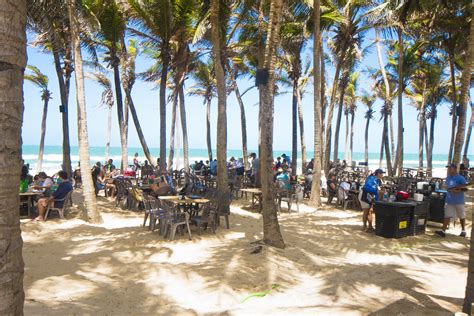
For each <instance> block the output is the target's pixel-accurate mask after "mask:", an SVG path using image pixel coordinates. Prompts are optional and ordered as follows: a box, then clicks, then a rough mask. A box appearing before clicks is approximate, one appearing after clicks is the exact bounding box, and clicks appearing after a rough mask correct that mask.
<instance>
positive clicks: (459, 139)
mask: <svg viewBox="0 0 474 316" xmlns="http://www.w3.org/2000/svg"><path fill="white" fill-rule="evenodd" d="M471 16H472V18H473V19H474V8H473V9H471ZM468 39H469V40H468V41H467V42H468V43H469V47H468V50H467V54H466V57H465V58H466V59H465V60H464V69H463V71H462V75H461V96H460V102H459V112H458V113H457V114H458V129H457V132H456V138H455V141H454V154H453V161H452V162H453V163H455V164H459V163H460V162H461V151H462V147H463V145H464V137H465V134H464V133H465V132H466V116H467V115H466V112H467V103H468V99H469V88H470V84H471V76H472V71H473V68H474V23H473V22H471V29H470V33H469V38H468ZM473 260H474V258H473ZM472 264H473V265H474V262H473V263H472ZM472 273H473V274H474V272H472ZM468 281H469V278H468ZM471 285H472V288H471V290H474V275H473V280H472V284H471ZM469 297H470V300H471V301H470V302H471V303H472V302H474V293H470V296H469ZM467 298H468V295H467V287H466V299H467ZM465 305H466V301H464V308H466V307H465Z"/></svg>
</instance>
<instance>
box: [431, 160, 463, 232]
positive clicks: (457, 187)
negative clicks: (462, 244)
mask: <svg viewBox="0 0 474 316" xmlns="http://www.w3.org/2000/svg"><path fill="white" fill-rule="evenodd" d="M447 167H448V176H447V177H446V186H447V189H448V192H447V193H446V206H445V208H444V222H443V230H439V231H437V232H436V234H437V235H438V236H441V237H446V229H447V228H448V226H449V223H450V222H451V219H452V218H456V216H457V217H458V218H459V220H460V221H461V228H462V231H461V235H459V236H461V237H466V212H465V210H464V204H465V202H464V191H465V190H466V189H465V188H464V187H463V186H464V185H465V184H466V179H464V177H463V176H461V175H460V174H459V173H458V168H457V165H456V164H451V165H449V166H447Z"/></svg>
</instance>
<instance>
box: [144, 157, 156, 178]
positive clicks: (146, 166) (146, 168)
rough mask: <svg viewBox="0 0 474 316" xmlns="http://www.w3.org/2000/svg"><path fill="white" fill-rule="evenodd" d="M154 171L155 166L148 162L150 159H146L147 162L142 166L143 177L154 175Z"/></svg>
mask: <svg viewBox="0 0 474 316" xmlns="http://www.w3.org/2000/svg"><path fill="white" fill-rule="evenodd" d="M153 173H154V171H153V166H152V165H150V164H149V163H148V160H145V164H144V165H143V166H142V177H146V176H152V175H153Z"/></svg>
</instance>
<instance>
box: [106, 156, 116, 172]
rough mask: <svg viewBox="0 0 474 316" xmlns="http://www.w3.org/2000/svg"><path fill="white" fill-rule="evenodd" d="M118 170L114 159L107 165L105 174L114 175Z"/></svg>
mask: <svg viewBox="0 0 474 316" xmlns="http://www.w3.org/2000/svg"><path fill="white" fill-rule="evenodd" d="M116 169H117V168H115V165H114V161H113V159H109V161H108V162H107V164H106V165H105V173H106V174H107V175H109V174H111V173H113V172H114V171H115V170H116Z"/></svg>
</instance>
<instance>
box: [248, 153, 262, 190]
mask: <svg viewBox="0 0 474 316" xmlns="http://www.w3.org/2000/svg"><path fill="white" fill-rule="evenodd" d="M249 157H250V158H251V159H252V161H251V164H252V165H251V167H250V179H251V180H252V183H253V184H254V186H255V187H259V186H260V177H259V172H260V161H259V160H258V158H257V154H256V153H251V154H250V156H249Z"/></svg>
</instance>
